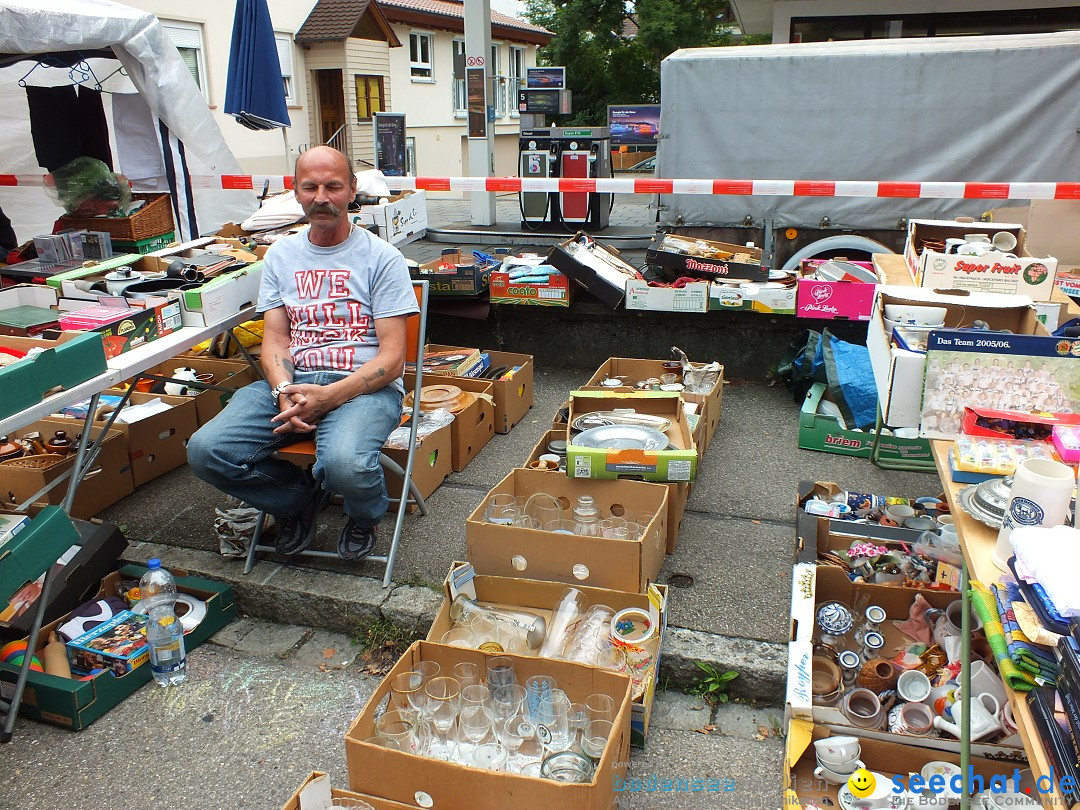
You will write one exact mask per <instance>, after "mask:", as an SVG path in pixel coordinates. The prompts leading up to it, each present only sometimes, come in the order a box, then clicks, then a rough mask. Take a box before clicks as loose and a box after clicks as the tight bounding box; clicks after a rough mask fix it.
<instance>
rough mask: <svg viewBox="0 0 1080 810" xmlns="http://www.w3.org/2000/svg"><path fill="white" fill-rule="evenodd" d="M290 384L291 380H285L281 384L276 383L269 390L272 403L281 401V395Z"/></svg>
mask: <svg viewBox="0 0 1080 810" xmlns="http://www.w3.org/2000/svg"><path fill="white" fill-rule="evenodd" d="M292 384H293V382H292V380H286V381H285V382H283V383H278V384H277V385H275V386H274V387H273V388H271V389H270V398H271V399H273V400H274V402H277V401H278V400H279V399H281V395H282V394H284V393H285V389H286V388H288V387H289V386H290V385H292Z"/></svg>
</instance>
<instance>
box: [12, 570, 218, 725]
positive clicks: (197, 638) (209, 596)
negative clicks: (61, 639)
mask: <svg viewBox="0 0 1080 810" xmlns="http://www.w3.org/2000/svg"><path fill="white" fill-rule="evenodd" d="M0 568H2V566H0ZM171 571H172V574H173V575H174V576H175V577H176V588H177V590H178V591H180V592H181V593H186V594H188V595H189V596H193V597H195V598H196V599H199V600H201V601H203V602H205V603H206V617H205V618H204V619H203V620H202V621H201V622H200V623H199V625H198V627H196V628H195V629H194V630H192V631H191V632H190V633H185V634H184V646H185V648H186V649H187V651H188V653H189V654H190V652H191V651H192V650H194V649H195V648H196V647H198V646H199V645H200V644H202V643H203V642H204V641H206V640H207V639H208V638H210V637H211V636H212V635H214V633H216V632H217V631H218V630H220V629H221V628H222V627H224V626H225V625H226V624H228V623H229V622H231V621H232V620H233V619H234V618H235V617H236V605H234V604H233V592H232V588H230V587H229V586H228V585H225V584H224V583H221V582H213V581H212V580H209V579H202V578H201V577H194V576H188V575H187V572H186V571H183V570H181V569H178V568H172V569H171ZM144 573H146V569H145V568H143V567H142V566H138V565H127V566H124V567H123V568H121V569H120V570H119V571H117V572H114V573H112V574H109V575H108V576H106V577H105V578H104V579H103V580H101V587H100V588H98V591H97V595H96V597H92V598H97V599H103V598H105V597H106V596H116V597H122V594H121V592H120V581H121V580H122V579H128V580H138V579H139V578H140V577H141V576H142V575H143V574H144ZM65 618H67V617H66V616H64V617H62V618H60V619H57V620H56V621H54V622H51V623H50V624H48V625H45V626H44V627H42V628H41V634H40V635H39V636H38V648H37V656H38V658H41V657H42V655H43V652H42V651H43V650H44V648H45V645H46V644H47V643H48V640H49V634H50V633H52V632H53V631H54V630H55V629H56V628H57V627H58V626H60V625H61V624H63V622H64V619H65ZM18 675H19V671H18V669H17V668H15V667H13V666H11V664H4V663H0V697H3V698H4V699H6V700H10V699H11V697H12V695H13V694H14V693H15V680H16V678H18ZM151 677H152V676H151V674H150V667H149V666H146V665H143V666H139V667H136V668H135V669H133V670H132V671H131V672H128V673H127V674H126V675H123V676H121V677H117V676H116V675H114V674H113V673H112V672H111V671H109V670H106V671H104V672H101V673H99V674H98V675H95V676H94V677H93V678H90V679H88V680H85V681H83V680H75V679H72V678H61V677H59V676H58V675H49V674H47V673H44V672H31V673H30V676H29V678H27V681H26V690H25V691H24V692H23V700H22V706H20V708H19V713H20V714H22V715H23V716H25V717H29V718H30V719H31V720H41V721H42V722H45V723H52V724H53V725H54V726H62V727H64V728H68V729H71V730H72V731H77V730H79V729H82V728H86V727H87V726H88V725H90V724H91V723H92V722H94V721H95V720H97V719H98V718H99V717H101V715H103V714H105V713H106V712H107V711H109V710H110V709H112V708H113V707H114V706H116V705H117V704H118V703H119V702H120V701H122V700H123V699H124V698H126V697H128V696H129V695H132V694H134V693H135V691H136V690H137V689H139V687H141V686H142V685H143V684H146V683H149V682H150V680H151Z"/></svg>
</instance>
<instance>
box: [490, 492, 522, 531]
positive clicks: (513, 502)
mask: <svg viewBox="0 0 1080 810" xmlns="http://www.w3.org/2000/svg"><path fill="white" fill-rule="evenodd" d="M517 517H518V499H517V498H516V497H515V496H513V495H492V496H491V498H489V499H488V505H487V509H486V510H484V520H485V521H487V522H488V523H498V524H501V525H504V526H509V525H511V524H513V522H514V521H515V520H517Z"/></svg>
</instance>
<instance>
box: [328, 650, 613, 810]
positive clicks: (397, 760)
mask: <svg viewBox="0 0 1080 810" xmlns="http://www.w3.org/2000/svg"><path fill="white" fill-rule="evenodd" d="M490 657H491V656H489V655H487V654H485V653H482V652H480V651H479V650H465V649H462V648H460V647H447V646H444V645H442V644H434V643H432V642H430V641H418V642H416V643H414V644H413V645H412V646H411V647H409V649H408V650H406V652H405V654H404V655H403V656H402V657H401V658H400V659H399V660H398V662H397V663H396V664H395V665H394V667H393V668H392V669H391V670H390V671H389V672H388V673H387V674H386V677H385V678H383V680H382V682H380V683H379V685H378V686H377V687H376V688H375V692H374V694H372V696H371V698H370V699H369V700H368V702H367V704H366V705H365V706H364V708H363V709H362V710H361V712H360V714H359V715H358V716H357V718H356V720H354V721H353V724H352V726H350V728H349V730H348V731H347V732H346V734H345V762H346V765H347V766H348V769H349V788H350V789H351V790H354V791H356V792H358V793H369V794H372V795H377V796H380V797H381V798H385V799H390V800H391V801H398V802H403V803H405V804H410V805H415V804H416V801H417V791H422V792H423V793H425V794H427V795H426V796H425V797H424V798H423V801H422V805H423V806H430V807H447V808H463V807H468V808H471V810H506V808H508V807H513V808H517V809H518V810H552V808H556V807H557V808H560V810H562V808H568V810H610V808H611V807H612V806H613V805H614V803H615V791H614V788H615V777H616V776H618V777H620V778H623V777H625V776H626V768H627V764H628V762H629V759H630V678H629V677H627V676H626V675H616V674H615V673H612V672H606V671H604V670H602V669H596V668H595V667H589V666H584V665H582V664H572V663H568V662H566V661H549V660H546V659H537V658H533V657H526V656H517V655H515V656H512V658H513V660H514V670H515V675H516V676H517V680H518V682H519V683H524V682H525V681H526V680H527V679H528V678H530V677H532V676H533V675H550V676H551V677H553V678H554V679H555V680H556V682H557V683H558V684H559V688H560V689H562V690H563V691H564V692H566V695H567V697H568V698H570V701H571V702H572V703H582V702H584V701H585V698H586V697H588V696H589V695H591V694H604V695H608V696H609V697H611V698H612V699H613V700H614V701H615V705H616V706H617V707H618V708H617V714H616V717H615V722H614V729H613V731H612V738H611V739H610V740H609V741H608V744H607V747H606V748H605V749H604V754H603V756H601V758H600V761H599V763H597V766H596V771H595V773H594V775H593V778H592V781H590V782H588V783H584V784H572V783H567V782H557V781H555V780H551V779H539V778H536V777H531V776H522V775H520V774H511V773H503V772H496V771H488V770H481V769H479V768H472V767H468V766H465V765H461V764H459V763H457V762H448V761H445V760H438V759H429V758H427V757H421V756H417V755H416V754H412V753H409V752H406V751H396V750H393V749H390V748H386V747H385V746H381V745H378V744H376V743H374V742H369V740H370V739H371V738H372V737H374V736H375V715H376V713H377V711H378V709H379V707H380V706H382V705H383V703H384V702H386V701H387V700H388V698H389V694H390V681H391V680H393V678H394V676H395V675H398V674H400V673H402V672H408V671H410V670H414V669H415V668H416V665H417V664H418V663H419V662H420V661H435V662H436V663H438V664H439V665H440V666H441V667H442V669H443V670H444V671H449V670H450V669H452V668H453V666H454V665H455V664H457V663H461V662H465V661H468V662H471V663H474V664H477V665H479V666H480V667H481V668H484V667H485V666H486V662H487V660H488V658H490ZM429 801H430V804H429Z"/></svg>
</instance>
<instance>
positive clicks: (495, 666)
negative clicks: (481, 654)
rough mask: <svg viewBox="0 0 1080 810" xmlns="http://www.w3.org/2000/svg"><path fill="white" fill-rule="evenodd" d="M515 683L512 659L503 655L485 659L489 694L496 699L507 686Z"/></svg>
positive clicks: (515, 677)
mask: <svg viewBox="0 0 1080 810" xmlns="http://www.w3.org/2000/svg"><path fill="white" fill-rule="evenodd" d="M516 683H517V676H516V675H515V674H514V659H513V658H507V657H506V656H505V655H496V656H495V657H493V658H489V659H487V686H488V689H490V690H491V693H492V694H493V695H495V696H496V697H498V696H499V695H501V694H503V693H504V689H505V687H507V686H513V685H514V684H516Z"/></svg>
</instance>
